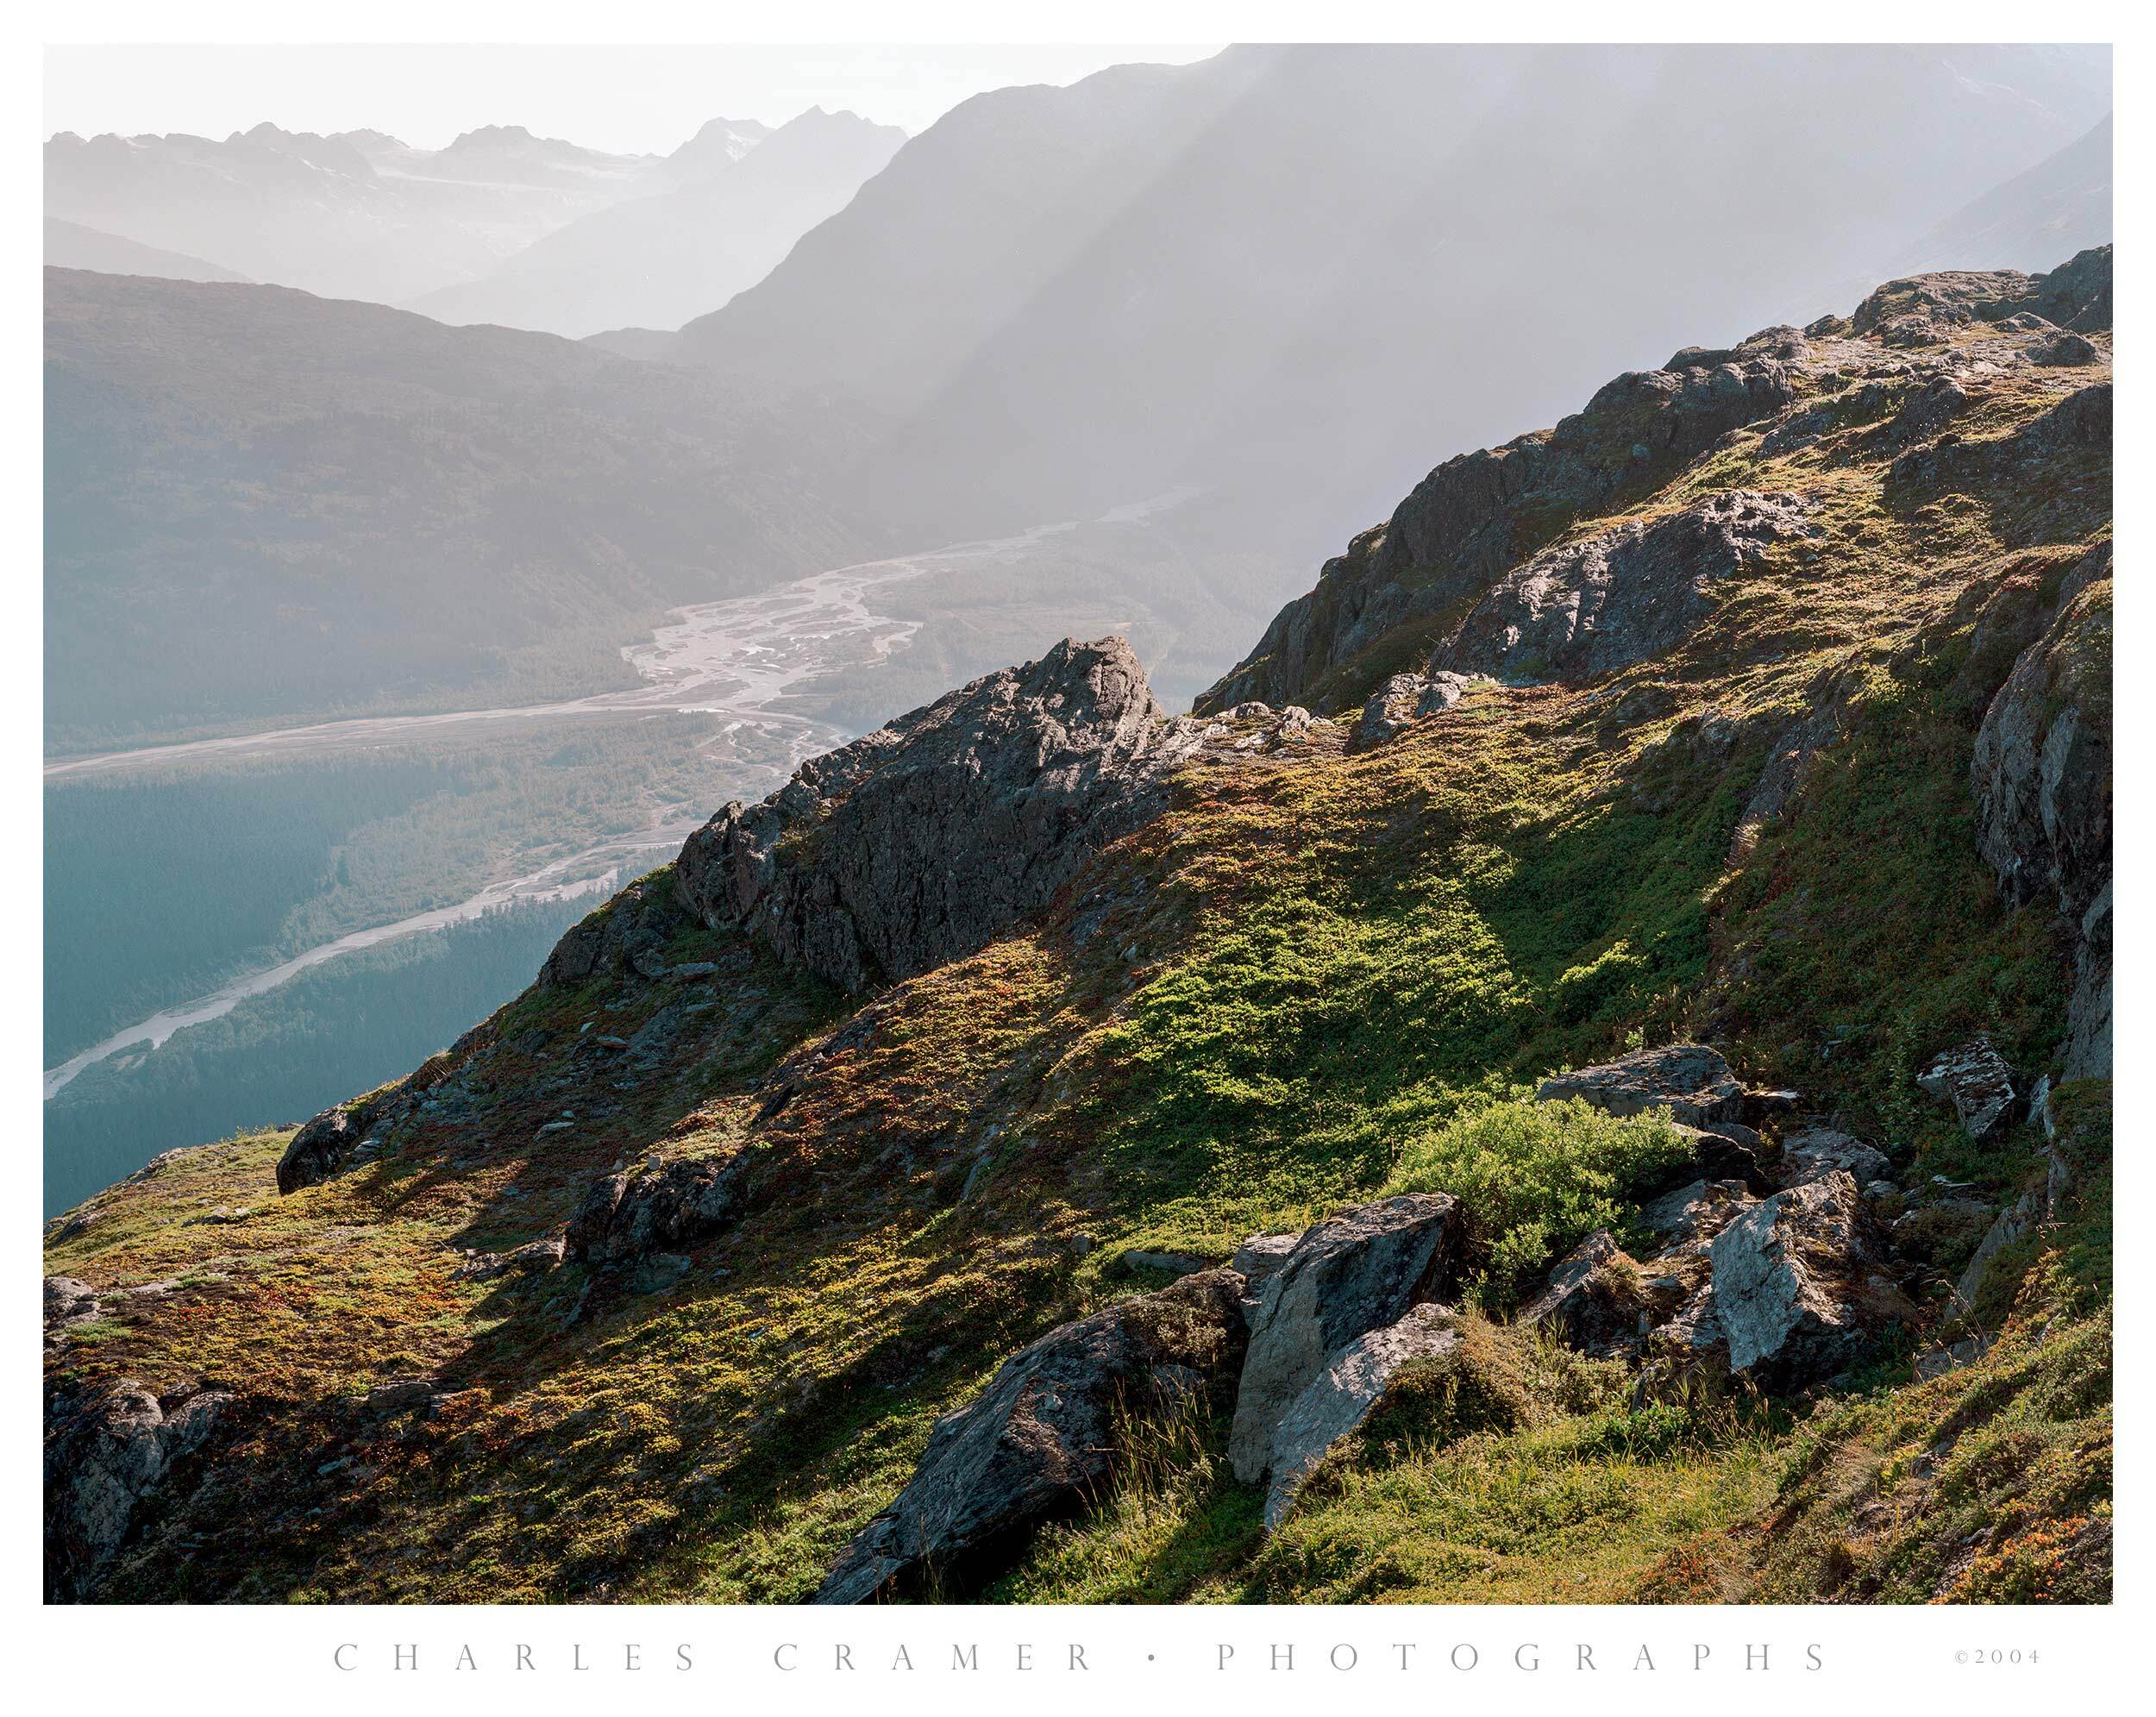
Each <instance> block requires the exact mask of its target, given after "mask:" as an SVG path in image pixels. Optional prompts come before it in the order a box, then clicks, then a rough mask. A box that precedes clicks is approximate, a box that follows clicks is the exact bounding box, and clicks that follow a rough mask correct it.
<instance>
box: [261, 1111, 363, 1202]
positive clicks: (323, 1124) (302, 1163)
mask: <svg viewBox="0 0 2156 1717" xmlns="http://www.w3.org/2000/svg"><path fill="white" fill-rule="evenodd" d="M366 1122H367V1109H366V1106H365V1105H363V1104H350V1105H345V1104H340V1105H338V1106H336V1107H335V1108H331V1109H324V1110H323V1112H321V1113H320V1114H319V1115H317V1116H316V1117H315V1118H314V1119H312V1120H311V1121H310V1122H308V1123H307V1125H305V1126H304V1127H302V1128H300V1130H299V1131H298V1132H296V1133H294V1134H293V1135H292V1138H291V1144H288V1145H286V1146H285V1154H284V1155H283V1156H280V1157H279V1158H278V1159H277V1190H278V1191H279V1193H296V1192H298V1190H299V1189H300V1188H301V1187H312V1186H317V1185H319V1184H320V1183H321V1182H322V1181H326V1180H328V1179H329V1178H330V1177H331V1176H332V1175H337V1174H340V1173H342V1171H343V1169H345V1168H346V1166H347V1165H348V1163H349V1162H350V1161H351V1159H352V1156H353V1154H354V1152H355V1151H356V1150H358V1149H359V1146H360V1138H361V1137H362V1136H363V1134H364V1132H365V1130H366Z"/></svg>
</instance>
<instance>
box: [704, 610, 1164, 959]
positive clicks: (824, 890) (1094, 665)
mask: <svg viewBox="0 0 2156 1717" xmlns="http://www.w3.org/2000/svg"><path fill="white" fill-rule="evenodd" d="M1201 743H1203V729H1202V727H1201V726H1200V724H1198V723H1195V722H1193V721H1190V720H1188V719H1187V718H1171V717H1170V716H1169V714H1168V712H1167V711H1165V710H1163V709H1162V708H1161V706H1160V705H1159V704H1158V703H1157V702H1156V701H1155V699H1154V697H1153V694H1152V692H1151V691H1150V689H1149V688H1148V686H1146V683H1145V673H1144V668H1143V667H1140V666H1139V664H1138V658H1137V657H1136V656H1134V655H1132V654H1131V647H1130V645H1129V644H1127V643H1126V642H1125V641H1124V640H1122V639H1121V638H1103V639H1100V640H1099V641H1098V642H1094V643H1080V642H1076V641H1075V640H1073V639H1066V640H1064V642H1062V643H1060V644H1058V645H1057V646H1056V648H1055V649H1052V650H1050V652H1049V653H1048V655H1045V656H1044V657H1042V658H1041V660H1039V661H1034V662H1028V663H1026V664H1025V665H1024V666H1023V667H1015V668H1006V669H1005V670H1004V671H1002V672H1001V673H998V674H989V675H987V677H985V678H984V679H981V680H975V681H974V682H973V684H971V685H970V686H965V687H963V688H962V690H960V691H956V692H951V693H950V695H949V696H947V697H944V698H943V699H938V700H937V702H936V703H934V704H931V705H929V706H928V707H927V708H925V709H921V710H916V711H913V712H912V714H910V715H907V716H903V717H901V718H899V719H898V720H897V721H895V722H893V723H892V724H890V725H889V726H888V727H886V728H882V729H880V730H878V731H876V732H874V733H872V734H870V735H869V736H868V737H867V738H865V739H860V740H856V741H855V742H854V743H852V744H851V745H848V746H843V747H842V748H841V749H838V750H837V751H833V752H831V753H830V754H828V755H824V756H822V757H818V758H815V759H812V761H809V762H807V763H805V764H803V765H802V766H801V768H799V770H798V771H797V772H796V773H795V774H794V777H793V780H791V781H789V782H788V783H787V785H786V786H784V787H782V788H780V790H779V791H778V792H777V793H774V794H773V795H772V796H771V797H770V798H769V799H766V800H764V801H763V803H762V804H761V805H755V806H745V805H741V804H738V803H736V804H733V805H728V806H727V807H726V808H725V809H724V810H723V811H721V812H719V813H718V816H717V817H715V818H712V819H711V822H710V823H709V824H706V825H705V827H704V828H703V829H701V830H698V832H697V833H696V834H694V835H693V836H691V837H690V838H689V842H688V844H687V845H686V847H684V848H683V849H682V851H681V857H680V861H679V862H678V864H677V865H676V867H675V875H676V880H677V886H678V887H679V889H680V895H681V898H682V899H683V900H684V901H685V902H686V904H687V905H688V906H689V908H690V909H691V910H692V911H693V912H695V913H696V914H697V915H698V917H699V918H701V919H702V920H703V921H704V922H705V924H711V925H713V926H718V925H721V924H725V925H740V926H742V927H743V928H744V929H746V930H747V931H749V932H750V933H751V934H752V935H754V936H755V937H757V938H758V939H759V940H760V941H761V942H762V943H764V944H765V945H766V946H768V948H770V949H772V951H773V952H774V953H775V954H777V955H778V956H779V957H780V958H781V959H783V960H786V961H787V962H790V963H793V964H797V965H799V966H802V967H805V968H807V969H808V970H810V971H812V972H814V973H816V974H818V976H820V977H824V978H827V979H829V980H830V981H831V982H833V983H836V984H838V985H841V986H842V987H844V988H846V989H849V990H854V991H858V990H861V989H863V988H866V987H868V986H869V985H870V984H872V983H876V982H881V981H890V980H893V979H898V978H903V977H907V976H910V975H911V974H913V973H916V972H920V971H924V970H925V969H927V968H930V967H931V966H937V965H940V964H942V963H943V962H945V961H948V960H952V959H956V958H957V957H958V956H961V955H963V954H970V953H972V952H973V951H974V950H975V949H978V948H980V947H981V946H982V945H984V944H985V943H987V942H988V941H989V940H990V939H991V938H992V937H994V936H996V935H997V934H999V933H1000V931H1004V930H1006V929H1007V928H1009V927H1010V925H1012V924H1014V923H1015V922H1017V920H1018V918H1022V917H1023V916H1025V914H1026V913H1028V912H1032V911H1034V910H1036V909H1037V908H1038V907H1040V906H1042V905H1045V904H1046V903H1047V901H1048V900H1049V899H1050V898H1051V897H1052V896H1053V895H1054V894H1055V893H1056V891H1057V890H1059V889H1060V888H1062V887H1063V886H1064V885H1065V884H1066V883H1068V882H1069V880H1071V878H1072V877H1073V876H1075V874H1077V872H1078V868H1079V867H1080V866H1081V864H1083V863H1084V862H1085V861H1086V860H1087V858H1088V857H1090V856H1091V855H1093V854H1094V852H1096V851H1098V850H1099V849H1100V848H1101V847H1103V846H1106V844H1107V843H1109V842H1111V841H1113V840H1115V839H1116V838H1117V837H1119V836H1122V835H1125V834H1127V833H1129V832H1130V831H1131V830H1132V829H1135V828H1137V827H1138V825H1139V824H1142V823H1144V821H1145V820H1146V819H1147V818H1149V817H1150V816H1151V815H1153V814H1154V813H1156V812H1158V811H1159V810H1160V809H1161V808H1162V806H1163V805H1165V804H1166V802H1167V790H1168V778H1169V774H1170V772H1171V771H1172V770H1173V769H1174V768H1175V766H1176V765H1177V764H1178V763H1180V762H1182V761H1185V760H1186V759H1188V757H1189V756H1191V755H1192V754H1193V753H1194V752H1195V751H1196V750H1197V749H1198V748H1199V746H1200V744H1201Z"/></svg>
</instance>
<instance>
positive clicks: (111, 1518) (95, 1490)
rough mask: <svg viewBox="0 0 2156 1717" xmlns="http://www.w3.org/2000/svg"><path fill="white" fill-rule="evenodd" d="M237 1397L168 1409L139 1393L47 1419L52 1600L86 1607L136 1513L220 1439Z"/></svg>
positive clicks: (172, 1398)
mask: <svg viewBox="0 0 2156 1717" xmlns="http://www.w3.org/2000/svg"><path fill="white" fill-rule="evenodd" d="M231 1403H232V1397H231V1396H230V1395H229V1394H225V1393H223V1392H221V1391H219V1390H216V1389H191V1390H183V1391H179V1392H176V1393H174V1394H171V1395H168V1396H166V1398H165V1399H164V1400H162V1401H160V1400H159V1398H158V1397H157V1396H156V1395H154V1394H152V1393H151V1392H150V1391H149V1390H147V1389H146V1388H141V1387H140V1386H127V1387H122V1388H116V1389H114V1390H112V1391H110V1392H109V1393H106V1394H99V1395H95V1396H92V1397H90V1398H88V1399H79V1400H78V1399H75V1398H72V1397H69V1396H66V1395H59V1396H54V1397H53V1398H52V1399H50V1400H48V1401H47V1404H46V1411H45V1597H46V1601H47V1602H48V1603H68V1602H73V1601H78V1600H80V1599H83V1598H85V1597H87V1596H89V1595H91V1592H92V1591H94V1590H95V1589H96V1588H97V1582H98V1581H99V1580H100V1579H101V1578H102V1576H103V1574H104V1572H105V1570H106V1569H107V1568H108V1567H109V1566H110V1564H111V1562H112V1560H113V1558H114V1557H116V1556H117V1555H118V1554H119V1552H120V1550H121V1547H122V1545H124V1544H125V1543H126V1542H127V1538H128V1532H129V1530H130V1529H131V1528H132V1527H133V1526H134V1525H135V1516H136V1513H137V1511H138V1510H140V1509H141V1507H143V1506H144V1504H146V1503H147V1501H149V1500H150V1499H151V1498H153V1497H154V1496H155V1495H157V1493H158V1492H159V1491H160V1489H162V1488H163V1487H164V1485H165V1482H166V1479H167V1478H168V1477H169V1476H171V1473H172V1468H173V1467H174V1466H175V1465H176V1464H177V1463H179V1461H180V1460H182V1459H183V1458H184V1457H186V1456H187V1455H189V1454H191V1453H192V1452H193V1451H196V1450H197V1449H199V1448H200V1447H201V1446H202V1445H203V1444H204V1442H205V1441H207V1440H208V1438H209V1437H210V1433H211V1432H213V1431H215V1430H216V1426H217V1422H218V1420H219V1419H220V1418H221V1417H222V1415H223V1413H224V1412H225V1410H226V1409H227V1408H228V1407H230V1405H231Z"/></svg>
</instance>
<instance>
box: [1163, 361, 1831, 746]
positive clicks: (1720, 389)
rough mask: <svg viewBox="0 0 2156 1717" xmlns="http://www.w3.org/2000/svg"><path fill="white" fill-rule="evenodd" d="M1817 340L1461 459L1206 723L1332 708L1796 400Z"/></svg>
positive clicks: (1337, 577)
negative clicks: (1604, 512)
mask: <svg viewBox="0 0 2156 1717" xmlns="http://www.w3.org/2000/svg"><path fill="white" fill-rule="evenodd" d="M1805 350H1806V347H1805V342H1803V340H1802V338H1801V337H1799V336H1798V335H1797V334H1796V330H1795V329H1778V328H1777V329H1768V330H1767V331H1766V332H1765V333H1764V334H1760V335H1754V336H1753V337H1752V339H1751V340H1748V341H1746V342H1745V343H1744V344H1743V345H1742V346H1740V347H1739V348H1736V349H1734V350H1733V351H1730V352H1719V353H1710V352H1705V351H1702V350H1699V349H1697V348H1688V349H1687V350H1685V351H1683V352H1680V353H1678V354H1677V355H1676V357H1674V358H1672V359H1671V360H1670V366H1669V367H1667V368H1664V369H1660V370H1650V371H1647V372H1645V373H1633V374H1628V375H1622V376H1620V377H1618V378H1617V379H1615V380H1614V381H1612V382H1610V383H1608V385H1606V386H1604V387H1603V388H1602V389H1601V391H1600V392H1597V393H1596V394H1595V397H1594V398H1592V399H1591V400H1589V402H1588V404H1587V409H1586V410H1583V411H1582V412H1580V413H1578V414H1577V415H1576V416H1574V417H1567V418H1565V419H1564V422H1562V423H1559V424H1558V425H1557V428H1556V429H1552V430H1548V431H1545V432H1542V433H1540V434H1537V435H1530V436H1520V437H1519V438H1518V439H1516V440H1514V441H1511V442H1507V443H1506V444H1505V445H1504V446H1502V447H1501V448H1492V449H1489V450H1488V451H1485V452H1482V453H1472V454H1462V455H1461V456H1460V457H1459V458H1457V459H1452V460H1448V461H1446V462H1445V464H1443V465H1441V466H1439V467H1438V468H1437V469H1436V470H1435V471H1433V472H1432V473H1430V474H1429V476H1427V477H1426V478H1425V479H1423V480H1422V482H1421V483H1420V484H1418V485H1417V486H1416V487H1415V490H1414V492H1413V493H1412V494H1410V495H1409V496H1408V497H1407V499H1406V500H1404V501H1402V502H1401V504H1400V505H1399V507H1398V508H1397V509H1396V510H1395V511H1394V513H1393V516H1392V517H1391V518H1390V519H1389V520H1388V521H1387V522H1386V523H1384V524H1382V525H1378V526H1375V527H1373V528H1372V529H1370V530H1366V531H1364V532H1363V533H1362V534H1361V535H1360V536H1357V537H1356V538H1355V539H1354V541H1353V542H1351V543H1350V544H1349V545H1348V548H1347V552H1346V553H1345V554H1344V555H1340V556H1338V558H1336V559H1334V560H1331V561H1326V564H1325V568H1324V570H1323V572H1322V573H1319V580H1318V587H1317V589H1316V590H1314V591H1313V592H1311V593H1310V594H1309V595H1308V596H1305V597H1300V598H1297V599H1296V600H1295V601H1294V602H1291V603H1289V604H1288V606H1287V607H1285V608H1283V609H1282V610H1281V611H1280V613H1279V615H1278V616H1277V617H1275V619H1274V621H1273V624H1271V625H1270V626H1269V628H1267V629H1266V632H1265V636H1264V637H1263V638H1262V639H1261V640H1259V642H1258V646H1257V649H1255V650H1253V651H1252V652H1251V653H1250V655H1248V656H1247V657H1245V658H1244V661H1242V662H1241V663H1240V664H1239V665H1238V667H1236V668H1234V669H1233V670H1232V672H1231V673H1229V674H1227V675H1226V676H1225V677H1224V678H1223V679H1222V680H1220V681H1219V683H1218V684H1217V685H1215V686H1213V687H1211V688H1210V689H1209V690H1207V691H1206V692H1205V693H1204V694H1203V695H1202V696H1201V697H1200V698H1199V699H1198V700H1197V703H1196V705H1195V706H1194V707H1195V708H1196V709H1197V710H1198V711H1199V712H1200V714H1204V713H1206V712H1208V711H1215V710H1224V709H1226V708H1228V707H1230V706H1231V705H1235V704H1239V703H1242V702H1244V701H1245V700H1246V699H1260V700H1262V701H1264V702H1266V703H1271V704H1287V703H1309V704H1311V705H1313V707H1316V708H1319V709H1323V708H1326V707H1327V706H1328V705H1326V703H1325V702H1324V701H1323V700H1322V699H1319V697H1318V696H1317V692H1316V688H1318V687H1319V686H1321V685H1322V684H1324V682H1325V681H1326V678H1327V676H1328V675H1330V674H1333V673H1334V672H1336V671H1337V670H1339V669H1341V668H1344V667H1346V666H1347V665H1348V664H1349V663H1350V662H1351V661H1353V660H1354V659H1355V657H1357V655H1361V654H1362V653H1363V651H1364V650H1366V649H1369V647H1370V646H1371V645H1373V644H1375V643H1376V642H1378V641H1379V640H1380V639H1381V638H1383V637H1385V636H1387V635H1388V634H1390V633H1392V632H1394V631H1395V630H1397V629H1399V628H1401V627H1403V626H1406V625H1407V624H1410V623H1412V622H1421V623H1424V624H1426V625H1427V626H1428V627H1430V628H1432V630H1435V629H1437V628H1438V627H1440V626H1441V624H1442V622H1443V620H1444V618H1445V616H1446V615H1447V614H1449V613H1452V612H1455V611H1457V610H1458V609H1459V608H1460V607H1461V606H1462V605H1463V604H1465V603H1467V602H1470V601H1471V600H1472V599H1473V598H1475V597H1476V596H1478V595H1479V594H1480V593H1481V592H1482V591H1483V590H1485V589H1487V588H1488V587H1489V584H1490V583H1491V581H1492V580H1495V579H1496V578H1497V577H1498V576H1499V575H1500V574H1501V573H1504V572H1505V570H1506V569H1507V567H1511V566H1514V564H1516V563H1517V562H1519V561H1521V560H1523V559H1524V558H1526V556H1527V555H1532V553H1533V552H1534V551H1535V550H1537V549H1539V548H1542V547H1543V546H1544V545H1545V544H1546V543H1548V542H1551V540H1552V539H1553V538H1554V537H1556V536H1557V535H1558V534H1559V533H1560V532H1561V531H1562V530H1564V527H1565V526H1566V525H1567V524H1569V523H1570V522H1571V521H1572V520H1574V519H1576V518H1578V517H1583V516H1584V515H1587V514H1589V513H1590V512H1591V511H1597V510H1601V509H1603V508H1607V507H1608V506H1610V505H1612V504H1616V503H1619V502H1620V501H1621V500H1622V499H1624V498H1626V497H1628V496H1633V495H1639V494H1643V493H1645V492H1648V491H1649V490H1651V489H1652V488H1653V487H1654V486H1657V485H1658V484H1659V483H1662V482H1664V481H1666V480H1667V479H1668V478H1669V476H1670V473H1672V472H1673V471H1675V470H1677V468H1678V467H1682V466H1683V465H1685V464H1686V463H1688V462H1689V461H1691V460H1692V459H1694V458H1695V457H1696V456H1697V455H1698V454H1701V453H1702V452H1704V451H1705V450H1706V449H1707V448H1709V447H1711V446H1712V445H1714V442H1716V441H1718V440H1719V439H1720V437H1721V436H1724V435H1726V434H1727V432H1728V431H1730V430H1731V429H1737V428H1739V427H1740V426H1741V425H1743V424H1745V423H1756V422H1758V420H1759V419H1760V418H1762V417H1770V416H1771V415H1772V414H1773V413H1775V412H1776V411H1778V410H1781V409H1782V407H1783V406H1784V405H1787V404H1789V400H1790V398H1791V397H1792V396H1791V389H1790V380H1789V371H1788V368H1787V365H1788V364H1789V362H1790V361H1791V360H1795V359H1796V358H1798V357H1801V356H1802V354H1803V353H1804V352H1805Z"/></svg>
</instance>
